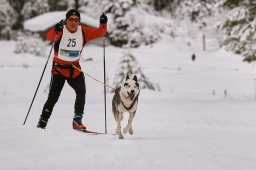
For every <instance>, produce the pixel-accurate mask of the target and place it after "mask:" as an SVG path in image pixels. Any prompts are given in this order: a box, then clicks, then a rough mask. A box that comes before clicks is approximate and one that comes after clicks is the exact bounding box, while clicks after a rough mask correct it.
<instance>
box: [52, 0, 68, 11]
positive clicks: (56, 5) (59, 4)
mask: <svg viewBox="0 0 256 170" xmlns="http://www.w3.org/2000/svg"><path fill="white" fill-rule="evenodd" d="M48 3H49V10H50V11H65V10H66V9H67V8H68V0H58V1H56V0H48Z"/></svg>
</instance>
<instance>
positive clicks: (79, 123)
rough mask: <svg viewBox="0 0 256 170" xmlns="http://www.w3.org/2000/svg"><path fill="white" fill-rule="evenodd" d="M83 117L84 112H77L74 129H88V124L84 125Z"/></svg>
mask: <svg viewBox="0 0 256 170" xmlns="http://www.w3.org/2000/svg"><path fill="white" fill-rule="evenodd" d="M82 118H83V113H82V114H76V113H75V115H74V118H73V129H74V130H78V131H85V130H86V126H84V125H83V123H82Z"/></svg>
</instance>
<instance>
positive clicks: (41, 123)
mask: <svg viewBox="0 0 256 170" xmlns="http://www.w3.org/2000/svg"><path fill="white" fill-rule="evenodd" d="M47 122H48V120H46V119H44V118H42V117H41V118H40V119H39V121H38V124H37V126H36V127H37V128H41V129H45V128H46V125H47Z"/></svg>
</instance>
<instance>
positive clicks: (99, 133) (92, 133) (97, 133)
mask: <svg viewBox="0 0 256 170" xmlns="http://www.w3.org/2000/svg"><path fill="white" fill-rule="evenodd" d="M74 130H75V131H78V132H81V133H85V134H88V135H115V134H108V133H102V132H96V131H90V130H87V129H84V130H76V129H74Z"/></svg>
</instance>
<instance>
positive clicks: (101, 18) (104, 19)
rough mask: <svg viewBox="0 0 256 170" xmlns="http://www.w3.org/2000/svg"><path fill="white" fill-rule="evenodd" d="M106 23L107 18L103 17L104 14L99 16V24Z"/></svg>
mask: <svg viewBox="0 0 256 170" xmlns="http://www.w3.org/2000/svg"><path fill="white" fill-rule="evenodd" d="M107 22H108V17H107V16H106V15H105V13H104V12H103V13H102V14H101V16H100V23H101V24H106V23H107Z"/></svg>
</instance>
